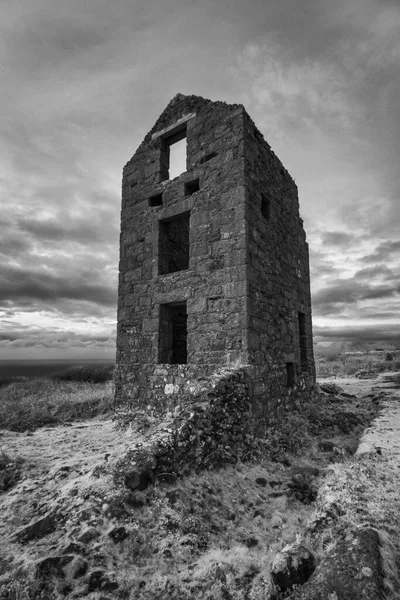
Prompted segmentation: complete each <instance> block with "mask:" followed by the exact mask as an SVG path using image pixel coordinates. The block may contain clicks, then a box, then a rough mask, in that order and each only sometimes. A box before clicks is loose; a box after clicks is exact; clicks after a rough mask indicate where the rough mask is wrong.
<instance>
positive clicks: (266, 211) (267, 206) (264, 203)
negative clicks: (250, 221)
mask: <svg viewBox="0 0 400 600" xmlns="http://www.w3.org/2000/svg"><path fill="white" fill-rule="evenodd" d="M261 214H262V216H263V217H264V219H266V221H269V220H270V218H271V203H270V201H269V199H268V198H267V197H266V196H264V194H261Z"/></svg>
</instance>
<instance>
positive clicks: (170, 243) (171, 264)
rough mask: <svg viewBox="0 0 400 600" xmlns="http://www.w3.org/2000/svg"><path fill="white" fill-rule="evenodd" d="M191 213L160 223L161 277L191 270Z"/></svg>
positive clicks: (159, 267) (159, 255) (159, 259)
mask: <svg viewBox="0 0 400 600" xmlns="http://www.w3.org/2000/svg"><path fill="white" fill-rule="evenodd" d="M189 230H190V212H186V213H181V214H180V215H176V216H174V217H171V218H170V219H165V220H162V221H159V237H158V272H159V274H160V275H164V274H166V273H175V272H176V271H184V270H186V269H188V268H189Z"/></svg>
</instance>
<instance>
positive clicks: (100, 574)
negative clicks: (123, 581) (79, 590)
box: [88, 569, 118, 593]
mask: <svg viewBox="0 0 400 600" xmlns="http://www.w3.org/2000/svg"><path fill="white" fill-rule="evenodd" d="M117 588H118V583H117V582H116V581H115V577H114V574H110V573H106V572H105V571H103V570H102V569H96V570H95V571H92V572H91V573H90V576H89V583H88V592H89V593H91V592H97V591H102V592H112V591H113V590H116V589H117Z"/></svg>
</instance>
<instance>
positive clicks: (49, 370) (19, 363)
mask: <svg viewBox="0 0 400 600" xmlns="http://www.w3.org/2000/svg"><path fill="white" fill-rule="evenodd" d="M113 364H115V361H114V360H112V359H110V360H105V359H96V358H93V359H81V360H79V359H78V360H0V380H1V379H8V378H10V379H14V378H16V377H47V376H50V375H53V374H54V373H59V372H61V371H65V370H66V369H68V368H69V367H73V366H75V365H84V366H92V367H93V366H96V367H103V366H108V365H113Z"/></svg>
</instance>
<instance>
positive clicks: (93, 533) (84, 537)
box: [78, 527, 100, 544]
mask: <svg viewBox="0 0 400 600" xmlns="http://www.w3.org/2000/svg"><path fill="white" fill-rule="evenodd" d="M98 537H100V532H99V531H97V529H95V528H94V527H90V528H89V529H86V531H84V532H83V533H82V534H81V535H80V536H79V537H78V542H80V543H81V544H89V543H90V542H92V541H93V540H97V538H98Z"/></svg>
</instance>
